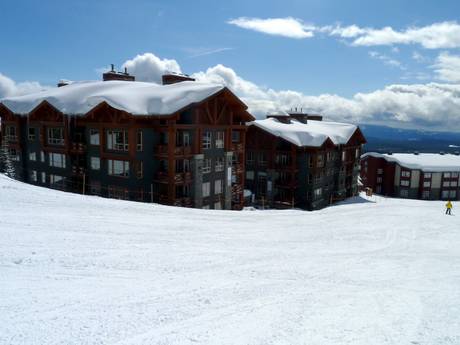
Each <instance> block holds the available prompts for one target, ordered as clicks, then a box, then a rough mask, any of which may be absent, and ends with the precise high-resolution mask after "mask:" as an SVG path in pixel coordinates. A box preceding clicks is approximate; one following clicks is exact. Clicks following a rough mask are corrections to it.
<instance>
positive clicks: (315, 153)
mask: <svg viewBox="0 0 460 345" xmlns="http://www.w3.org/2000/svg"><path fill="white" fill-rule="evenodd" d="M365 142H366V141H365V139H364V136H363V135H362V133H361V131H360V129H359V128H358V127H356V126H354V125H350V124H343V123H336V122H326V121H322V117H321V116H319V115H308V114H303V113H291V114H282V115H271V116H267V119H265V120H256V121H253V122H251V123H249V130H248V134H247V141H246V188H247V189H249V190H251V191H252V193H253V195H254V196H255V200H256V202H257V203H258V204H259V205H261V206H262V205H263V206H269V207H279V208H286V207H300V208H305V209H310V210H314V209H319V208H322V207H324V206H326V205H329V204H331V203H333V202H335V201H338V200H343V199H345V198H347V197H351V196H354V195H356V194H357V192H358V188H357V178H358V173H359V159H360V155H361V146H362V145H363V144H364V143H365Z"/></svg>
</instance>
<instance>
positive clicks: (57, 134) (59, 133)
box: [48, 128, 64, 145]
mask: <svg viewBox="0 0 460 345" xmlns="http://www.w3.org/2000/svg"><path fill="white" fill-rule="evenodd" d="M48 144H49V145H64V129H63V128H48Z"/></svg>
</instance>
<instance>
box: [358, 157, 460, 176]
mask: <svg viewBox="0 0 460 345" xmlns="http://www.w3.org/2000/svg"><path fill="white" fill-rule="evenodd" d="M368 156H371V157H376V158H383V159H385V160H386V161H388V162H394V163H397V164H398V165H400V166H403V167H405V168H408V169H414V170H422V171H427V172H440V171H460V156H457V155H452V154H443V155H441V154H439V153H419V154H413V153H393V154H391V155H390V154H385V153H377V152H368V153H365V154H364V155H362V156H361V158H365V157H368Z"/></svg>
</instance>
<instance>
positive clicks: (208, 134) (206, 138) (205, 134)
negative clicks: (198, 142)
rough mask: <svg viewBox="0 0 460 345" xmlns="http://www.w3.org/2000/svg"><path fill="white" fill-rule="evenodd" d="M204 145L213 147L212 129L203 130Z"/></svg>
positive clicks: (205, 147) (206, 147) (204, 146)
mask: <svg viewBox="0 0 460 345" xmlns="http://www.w3.org/2000/svg"><path fill="white" fill-rule="evenodd" d="M202 146H203V149H210V148H211V132H210V131H204V132H203V141H202Z"/></svg>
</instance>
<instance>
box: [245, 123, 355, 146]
mask: <svg viewBox="0 0 460 345" xmlns="http://www.w3.org/2000/svg"><path fill="white" fill-rule="evenodd" d="M248 125H254V126H257V127H259V128H261V129H263V130H265V131H267V132H269V133H271V134H273V135H275V136H277V137H280V138H283V139H285V140H287V141H289V142H290V143H292V144H294V145H297V146H312V147H320V146H322V145H323V144H324V142H325V141H326V140H327V138H330V139H331V141H332V142H333V143H334V144H335V145H342V144H346V143H347V142H348V141H349V140H350V138H351V136H352V135H353V134H354V133H355V131H356V130H357V129H358V127H357V126H355V125H351V124H347V123H339V122H327V121H315V120H308V122H307V123H303V122H300V121H297V120H294V119H291V123H282V122H280V121H278V120H276V119H275V118H268V119H265V120H256V121H252V122H249V123H248Z"/></svg>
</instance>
